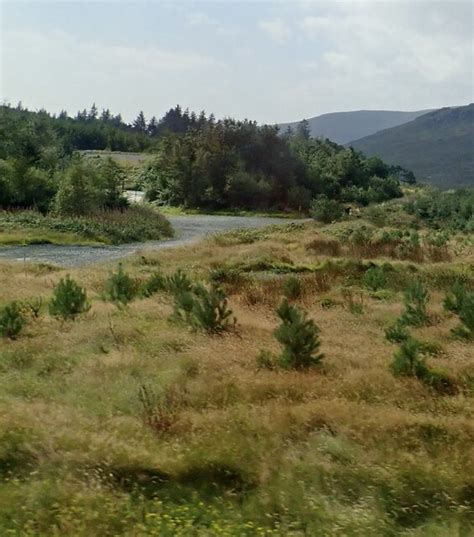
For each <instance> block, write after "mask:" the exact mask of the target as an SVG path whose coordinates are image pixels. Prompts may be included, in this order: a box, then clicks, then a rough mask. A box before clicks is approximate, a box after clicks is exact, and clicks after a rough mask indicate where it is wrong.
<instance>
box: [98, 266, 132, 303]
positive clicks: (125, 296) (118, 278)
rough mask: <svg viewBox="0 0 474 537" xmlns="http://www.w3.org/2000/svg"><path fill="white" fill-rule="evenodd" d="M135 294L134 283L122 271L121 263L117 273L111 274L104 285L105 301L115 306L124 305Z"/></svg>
mask: <svg viewBox="0 0 474 537" xmlns="http://www.w3.org/2000/svg"><path fill="white" fill-rule="evenodd" d="M136 294H137V284H136V281H135V280H134V279H133V278H132V277H131V276H129V275H128V274H127V273H126V272H125V271H124V270H123V265H122V263H119V264H118V268H117V272H112V273H111V274H110V276H109V279H108V280H107V282H106V284H105V297H106V299H107V300H110V301H111V302H114V303H115V304H117V305H126V304H128V303H129V302H130V301H132V300H133V299H134V298H135V296H136Z"/></svg>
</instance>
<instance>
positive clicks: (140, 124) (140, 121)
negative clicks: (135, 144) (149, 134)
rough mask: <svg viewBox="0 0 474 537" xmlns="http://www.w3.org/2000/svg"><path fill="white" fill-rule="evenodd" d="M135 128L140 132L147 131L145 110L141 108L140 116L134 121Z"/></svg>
mask: <svg viewBox="0 0 474 537" xmlns="http://www.w3.org/2000/svg"><path fill="white" fill-rule="evenodd" d="M133 128H134V129H135V130H137V131H139V132H146V119H145V114H144V113H143V110H140V112H139V114H138V116H137V117H136V119H135V121H134V122H133Z"/></svg>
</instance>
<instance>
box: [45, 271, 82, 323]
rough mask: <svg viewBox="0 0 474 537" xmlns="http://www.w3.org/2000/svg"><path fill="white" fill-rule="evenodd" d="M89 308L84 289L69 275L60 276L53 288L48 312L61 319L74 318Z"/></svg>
mask: <svg viewBox="0 0 474 537" xmlns="http://www.w3.org/2000/svg"><path fill="white" fill-rule="evenodd" d="M89 309H90V305H89V304H88V302H87V294H86V291H85V290H84V289H83V288H82V287H79V285H78V284H77V283H76V282H75V281H74V280H72V279H71V278H70V277H69V274H68V275H67V276H66V278H64V279H63V278H61V280H60V281H59V283H58V285H57V286H56V287H55V288H54V290H53V298H52V299H51V302H50V303H49V313H50V314H51V315H53V316H55V317H62V318H63V319H74V318H75V317H76V316H77V315H79V314H80V313H84V312H86V311H88V310H89Z"/></svg>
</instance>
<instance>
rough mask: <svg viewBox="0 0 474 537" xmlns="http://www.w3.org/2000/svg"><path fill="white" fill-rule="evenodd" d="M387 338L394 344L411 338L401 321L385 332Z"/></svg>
mask: <svg viewBox="0 0 474 537" xmlns="http://www.w3.org/2000/svg"><path fill="white" fill-rule="evenodd" d="M385 337H386V339H387V340H388V341H391V342H392V343H402V342H403V341H406V340H407V339H408V338H409V337H410V334H409V333H408V330H407V329H406V326H405V325H404V324H403V323H401V322H400V321H397V322H396V323H395V324H393V325H392V326H390V327H389V328H387V330H385Z"/></svg>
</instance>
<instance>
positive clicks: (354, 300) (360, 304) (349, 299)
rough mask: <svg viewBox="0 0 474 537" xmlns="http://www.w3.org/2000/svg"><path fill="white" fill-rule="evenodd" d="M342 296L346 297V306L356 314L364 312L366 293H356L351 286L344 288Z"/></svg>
mask: <svg viewBox="0 0 474 537" xmlns="http://www.w3.org/2000/svg"><path fill="white" fill-rule="evenodd" d="M342 298H343V299H344V305H345V307H346V308H347V309H348V310H349V311H350V312H351V313H354V314H355V315H361V314H362V313H364V295H363V294H362V293H357V294H356V293H354V291H353V290H352V289H350V288H346V289H343V290H342Z"/></svg>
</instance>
